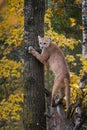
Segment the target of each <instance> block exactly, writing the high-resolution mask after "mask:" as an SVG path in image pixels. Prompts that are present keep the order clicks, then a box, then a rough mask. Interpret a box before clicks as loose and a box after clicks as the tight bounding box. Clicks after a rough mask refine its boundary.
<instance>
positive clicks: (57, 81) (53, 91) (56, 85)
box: [51, 77, 62, 106]
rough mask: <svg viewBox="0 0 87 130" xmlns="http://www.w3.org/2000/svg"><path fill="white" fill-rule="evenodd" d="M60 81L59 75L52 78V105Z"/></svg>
mask: <svg viewBox="0 0 87 130" xmlns="http://www.w3.org/2000/svg"><path fill="white" fill-rule="evenodd" d="M61 82H62V80H61V78H60V77H56V78H55V80H54V85H53V90H52V98H51V104H52V106H53V104H54V99H55V96H56V95H57V92H58V89H59V86H60V84H61Z"/></svg>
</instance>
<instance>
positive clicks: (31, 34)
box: [24, 0, 46, 130]
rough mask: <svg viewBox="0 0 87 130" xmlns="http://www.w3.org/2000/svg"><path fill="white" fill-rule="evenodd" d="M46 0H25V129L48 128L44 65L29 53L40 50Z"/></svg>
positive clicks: (39, 129) (42, 129)
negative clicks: (39, 36)
mask: <svg viewBox="0 0 87 130" xmlns="http://www.w3.org/2000/svg"><path fill="white" fill-rule="evenodd" d="M44 12H45V0H24V50H25V52H24V72H25V75H24V76H25V84H24V89H25V96H24V129H25V130H46V120H45V116H44V111H45V95H44V71H43V65H42V64H41V63H40V62H39V61H37V60H36V59H35V58H34V57H33V56H32V55H31V54H29V53H28V47H29V46H33V47H34V48H35V49H36V50H38V51H39V46H38V35H41V36H43V35H44Z"/></svg>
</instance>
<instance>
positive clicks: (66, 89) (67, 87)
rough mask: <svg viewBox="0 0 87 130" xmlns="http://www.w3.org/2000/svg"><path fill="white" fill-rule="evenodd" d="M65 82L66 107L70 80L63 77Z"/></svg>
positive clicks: (68, 98)
mask: <svg viewBox="0 0 87 130" xmlns="http://www.w3.org/2000/svg"><path fill="white" fill-rule="evenodd" d="M64 84H65V96H66V108H67V109H68V108H69V106H70V86H69V85H70V82H69V80H68V79H66V78H65V79H64Z"/></svg>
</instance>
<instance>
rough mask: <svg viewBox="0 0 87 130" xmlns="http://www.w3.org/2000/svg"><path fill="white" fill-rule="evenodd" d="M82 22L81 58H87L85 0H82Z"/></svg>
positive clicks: (86, 11) (86, 0)
mask: <svg viewBox="0 0 87 130" xmlns="http://www.w3.org/2000/svg"><path fill="white" fill-rule="evenodd" d="M82 24H83V44H82V56H83V60H87V57H85V56H86V55H87V0H82Z"/></svg>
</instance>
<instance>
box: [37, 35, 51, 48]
mask: <svg viewBox="0 0 87 130" xmlns="http://www.w3.org/2000/svg"><path fill="white" fill-rule="evenodd" d="M38 40H39V46H40V49H44V48H47V47H49V46H50V43H51V40H50V38H42V37H40V36H38Z"/></svg>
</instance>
